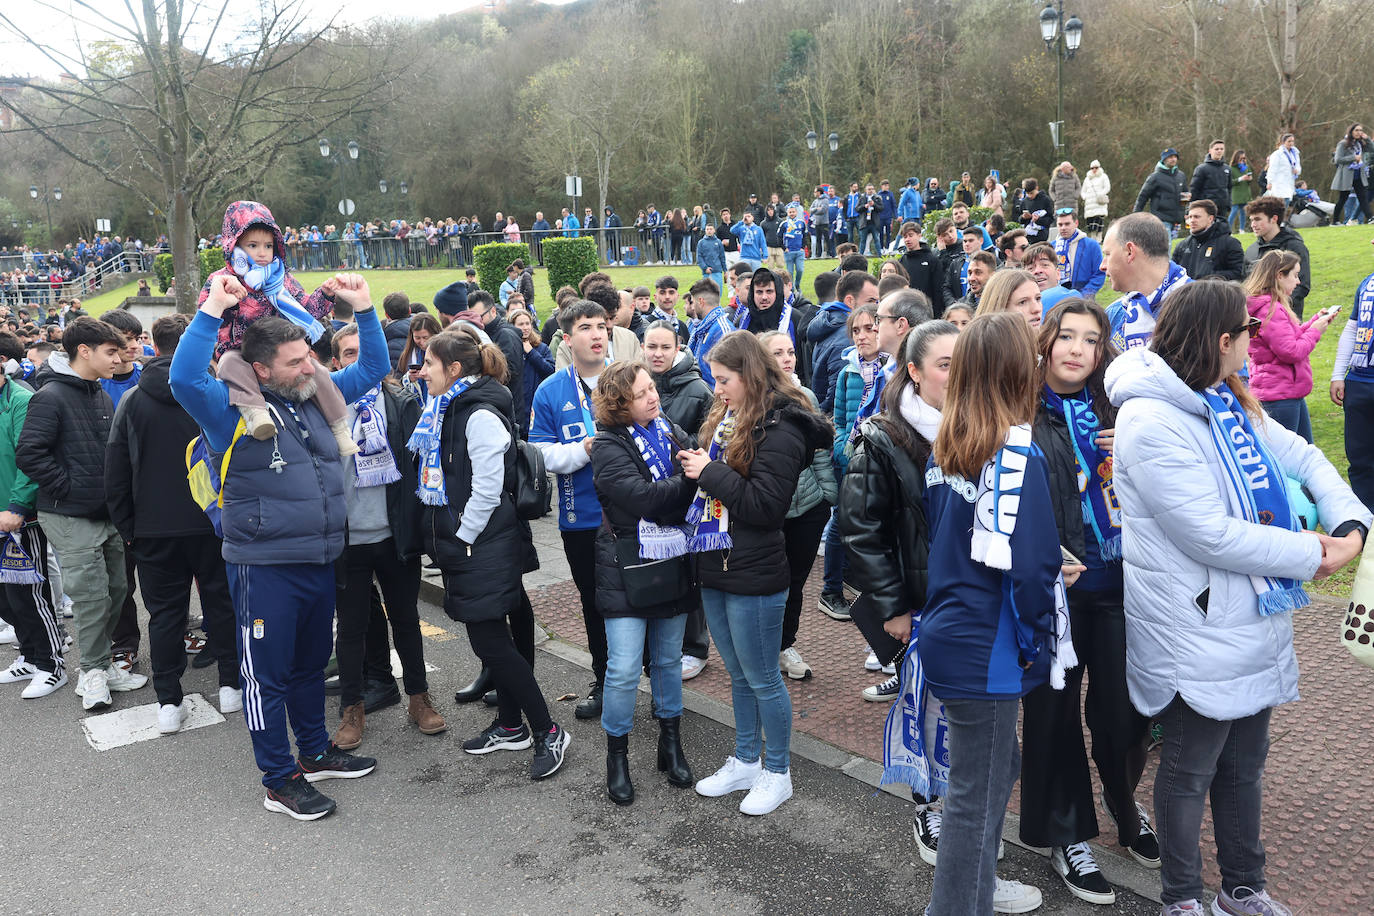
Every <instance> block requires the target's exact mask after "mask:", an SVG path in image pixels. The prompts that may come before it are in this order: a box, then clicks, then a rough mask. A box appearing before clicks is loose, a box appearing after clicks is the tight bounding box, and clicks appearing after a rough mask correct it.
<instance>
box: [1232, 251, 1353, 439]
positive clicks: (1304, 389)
mask: <svg viewBox="0 0 1374 916" xmlns="http://www.w3.org/2000/svg"><path fill="white" fill-rule="evenodd" d="M1301 271H1302V261H1301V259H1299V258H1298V256H1297V255H1296V254H1294V253H1293V252H1291V251H1284V250H1282V249H1275V250H1273V251H1267V252H1265V254H1264V257H1262V258H1260V259H1259V261H1258V262H1256V264H1255V266H1254V268H1253V269H1252V270H1251V271H1250V276H1248V277H1246V278H1245V294H1246V297H1247V298H1246V301H1245V307H1246V309H1247V310H1248V311H1249V313H1250V315H1251V316H1252V317H1255V318H1258V319H1259V320H1260V325H1259V326H1258V327H1257V328H1256V329H1255V330H1254V332H1253V333H1252V334H1251V335H1250V393H1251V394H1253V395H1254V396H1255V397H1257V398H1259V402H1260V405H1261V406H1262V407H1263V408H1264V412H1265V413H1267V414H1269V416H1271V417H1273V418H1274V419H1275V420H1276V421H1278V423H1279V424H1280V425H1281V426H1283V428H1284V429H1290V430H1292V431H1293V432H1295V433H1297V434H1298V435H1299V436H1302V437H1303V438H1304V439H1305V440H1307V441H1308V442H1311V441H1312V418H1311V416H1310V415H1309V414H1308V412H1307V396H1308V395H1309V394H1311V393H1312V351H1313V350H1314V349H1316V346H1317V343H1318V342H1319V341H1320V340H1321V338H1322V332H1323V331H1325V330H1326V328H1327V325H1329V324H1330V323H1331V319H1332V318H1334V317H1335V315H1334V313H1332V312H1328V311H1326V310H1325V309H1323V310H1322V311H1320V312H1318V313H1317V314H1316V315H1314V316H1312V317H1311V318H1309V319H1308V320H1307V321H1303V320H1302V319H1301V318H1299V317H1298V316H1297V315H1296V314H1295V313H1294V311H1293V300H1292V296H1293V290H1295V289H1297V288H1298V282H1299V280H1300V274H1301Z"/></svg>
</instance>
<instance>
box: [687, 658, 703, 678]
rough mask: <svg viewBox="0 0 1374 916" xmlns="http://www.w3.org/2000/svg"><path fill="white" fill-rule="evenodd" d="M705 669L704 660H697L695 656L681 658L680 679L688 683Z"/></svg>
mask: <svg viewBox="0 0 1374 916" xmlns="http://www.w3.org/2000/svg"><path fill="white" fill-rule="evenodd" d="M705 667H706V659H704V658H697V657H696V656H695V655H684V656H682V679H683V680H684V681H690V680H691V679H692V678H694V677H696V676H697V675H698V674H700V673H701V672H702V670H703V669H704V668H705Z"/></svg>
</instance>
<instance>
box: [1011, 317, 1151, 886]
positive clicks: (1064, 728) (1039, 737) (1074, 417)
mask: <svg viewBox="0 0 1374 916" xmlns="http://www.w3.org/2000/svg"><path fill="white" fill-rule="evenodd" d="M1115 355H1116V351H1115V349H1114V348H1113V347H1112V344H1111V323H1110V322H1109V321H1108V320H1107V313H1106V312H1105V311H1104V310H1103V309H1102V307H1101V306H1100V305H1098V304H1097V303H1096V302H1092V301H1090V300H1084V299H1081V298H1079V297H1077V296H1072V297H1069V298H1067V299H1064V300H1062V301H1061V303H1060V304H1059V305H1058V306H1057V307H1056V308H1055V310H1054V311H1053V312H1051V313H1050V314H1049V316H1047V317H1046V319H1045V323H1044V324H1043V325H1042V326H1041V328H1040V339H1039V356H1040V375H1041V381H1042V387H1041V391H1040V400H1039V405H1038V407H1037V410H1036V415H1035V426H1034V428H1033V432H1032V439H1033V441H1034V442H1035V444H1036V445H1037V446H1039V447H1040V450H1041V452H1043V453H1044V455H1045V461H1046V464H1047V466H1048V468H1049V483H1050V496H1051V502H1052V503H1053V506H1054V515H1055V523H1056V525H1057V527H1058V536H1059V543H1060V544H1061V545H1062V547H1063V549H1064V550H1066V551H1067V552H1069V553H1071V554H1073V556H1074V557H1076V558H1079V559H1081V561H1082V564H1083V566H1085V567H1086V569H1085V570H1084V572H1083V574H1082V575H1081V576H1079V578H1078V581H1077V582H1075V583H1074V585H1073V588H1071V589H1069V591H1068V603H1069V625H1070V630H1071V635H1072V638H1073V645H1074V649H1075V654H1077V656H1078V659H1079V661H1080V662H1082V664H1081V665H1078V666H1076V667H1074V668H1072V669H1071V670H1069V671H1068V672H1066V674H1065V683H1064V687H1063V689H1062V690H1056V689H1053V688H1052V687H1051V686H1050V685H1048V684H1045V685H1042V686H1040V687H1037V688H1036V689H1035V690H1032V691H1031V692H1030V693H1028V694H1026V696H1025V697H1024V698H1023V699H1022V701H1021V706H1022V711H1023V716H1024V719H1023V722H1022V728H1021V735H1022V743H1023V745H1024V750H1025V754H1024V756H1023V757H1022V759H1021V828H1020V830H1021V839H1022V841H1023V842H1026V843H1029V844H1031V845H1033V846H1037V847H1048V848H1049V849H1050V865H1051V867H1052V868H1053V869H1054V870H1055V871H1056V872H1058V873H1059V875H1060V876H1061V877H1062V878H1063V879H1064V883H1065V885H1067V886H1068V889H1069V891H1070V893H1072V894H1073V895H1074V896H1075V897H1078V898H1079V899H1082V900H1086V901H1088V902H1089V903H1097V904H1109V903H1113V902H1115V900H1116V892H1115V891H1114V890H1113V889H1112V886H1111V884H1109V883H1108V882H1107V879H1106V878H1105V877H1104V876H1103V874H1102V871H1101V869H1100V868H1098V865H1097V862H1096V861H1095V860H1094V858H1093V854H1092V848H1091V847H1090V846H1089V844H1088V841H1089V840H1090V839H1092V838H1093V837H1095V836H1097V835H1098V826H1097V814H1096V801H1095V800H1094V798H1093V788H1092V776H1091V774H1090V773H1089V771H1088V754H1087V750H1086V748H1085V745H1084V742H1083V721H1082V712H1083V709H1084V707H1083V701H1082V693H1083V690H1082V687H1083V675H1084V673H1085V670H1086V673H1087V674H1088V698H1087V706H1086V714H1087V720H1088V730H1089V732H1091V734H1092V745H1093V746H1092V751H1093V760H1094V761H1095V762H1096V763H1097V773H1098V776H1099V777H1100V778H1101V780H1102V786H1103V799H1104V803H1105V806H1106V809H1107V814H1108V816H1109V817H1111V818H1112V820H1113V822H1114V823H1115V824H1116V825H1117V833H1118V840H1119V841H1120V843H1121V845H1122V846H1125V847H1126V848H1127V849H1128V850H1129V851H1130V853H1131V855H1132V856H1133V857H1134V858H1135V860H1136V861H1137V862H1140V863H1141V864H1142V865H1145V866H1146V867H1147V868H1158V867H1159V841H1158V839H1157V838H1156V837H1155V833H1154V831H1153V830H1152V829H1151V828H1150V821H1149V818H1148V817H1147V816H1146V814H1145V811H1144V809H1143V808H1141V807H1139V806H1138V805H1137V804H1136V801H1135V789H1136V786H1137V785H1139V783H1140V776H1141V774H1142V773H1143V772H1144V769H1145V742H1146V735H1147V731H1148V726H1149V722H1148V720H1147V719H1146V718H1145V717H1144V716H1142V715H1140V713H1138V712H1136V711H1135V709H1134V708H1133V707H1132V706H1131V698H1130V694H1129V693H1128V692H1127V690H1126V617H1125V610H1124V608H1123V605H1122V601H1123V598H1122V592H1121V512H1120V510H1119V509H1118V508H1117V503H1116V497H1115V495H1114V493H1113V491H1112V424H1113V423H1114V422H1115V417H1116V410H1115V408H1113V407H1112V405H1111V402H1110V401H1108V400H1107V395H1106V392H1105V390H1104V389H1103V387H1102V378H1103V375H1104V374H1105V373H1106V371H1107V367H1108V365H1110V364H1111V361H1112V358H1113V357H1114V356H1115Z"/></svg>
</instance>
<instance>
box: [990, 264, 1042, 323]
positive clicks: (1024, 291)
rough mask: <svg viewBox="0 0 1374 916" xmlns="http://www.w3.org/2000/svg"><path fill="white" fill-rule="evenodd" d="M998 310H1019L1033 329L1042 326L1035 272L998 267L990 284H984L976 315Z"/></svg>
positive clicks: (992, 312) (1017, 311) (1038, 288)
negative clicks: (999, 268)
mask: <svg viewBox="0 0 1374 916" xmlns="http://www.w3.org/2000/svg"><path fill="white" fill-rule="evenodd" d="M998 312H1015V313H1017V314H1018V315H1020V316H1021V317H1022V318H1025V319H1026V325H1027V326H1028V327H1029V328H1030V329H1031V330H1032V331H1034V330H1035V329H1037V328H1039V327H1040V318H1041V304H1040V284H1039V283H1037V282H1036V281H1035V276H1034V275H1033V274H1032V273H1031V272H1030V271H1029V270H1021V269H1020V268H1006V269H1003V270H999V271H997V272H996V273H994V274H993V275H992V279H991V280H989V281H988V283H987V286H985V287H983V298H982V299H980V300H979V301H978V313H977V316H978V317H981V316H983V315H994V314H996V313H998Z"/></svg>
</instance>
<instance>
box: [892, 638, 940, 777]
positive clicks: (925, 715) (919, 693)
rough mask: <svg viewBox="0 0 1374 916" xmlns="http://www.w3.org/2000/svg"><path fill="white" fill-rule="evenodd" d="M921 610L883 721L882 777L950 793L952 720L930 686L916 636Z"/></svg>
mask: <svg viewBox="0 0 1374 916" xmlns="http://www.w3.org/2000/svg"><path fill="white" fill-rule="evenodd" d="M920 627H921V615H920V614H913V615H912V619H911V641H910V642H909V643H908V644H907V650H906V659H905V660H904V661H903V662H902V667H901V687H900V688H899V690H898V694H897V702H895V703H893V704H892V708H891V709H889V710H888V712H887V722H886V724H885V725H884V726H883V776H882V779H881V780H879V785H889V784H892V783H899V784H901V785H906V786H910V787H911V789H912V791H914V792H917V793H919V794H921V795H923V796H925V797H926V798H928V799H933V798H937V797H939V798H943V797H944V796H946V795H948V794H949V720H948V719H947V718H945V706H944V704H943V703H941V702H940V701H939V700H938V699H936V698H935V697H934V696H933V695H932V694H931V692H930V691H929V690H927V689H926V678H925V672H924V671H923V670H922V668H921V658H920V653H919V652H917V651H916V641H917V637H918V635H919V633H920Z"/></svg>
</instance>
